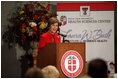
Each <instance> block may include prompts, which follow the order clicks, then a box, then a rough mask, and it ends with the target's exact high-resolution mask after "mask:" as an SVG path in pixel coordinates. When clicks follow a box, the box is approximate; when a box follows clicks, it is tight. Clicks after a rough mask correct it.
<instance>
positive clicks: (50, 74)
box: [41, 65, 59, 78]
mask: <svg viewBox="0 0 118 79" xmlns="http://www.w3.org/2000/svg"><path fill="white" fill-rule="evenodd" d="M41 71H42V72H43V75H44V77H45V78H58V77H59V71H58V70H57V68H56V67H55V66H52V65H49V66H46V67H44V68H43V69H42V70H41Z"/></svg>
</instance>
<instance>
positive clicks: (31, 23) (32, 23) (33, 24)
mask: <svg viewBox="0 0 118 79" xmlns="http://www.w3.org/2000/svg"><path fill="white" fill-rule="evenodd" d="M29 25H30V26H31V27H34V26H37V24H36V23H35V22H30V23H29Z"/></svg>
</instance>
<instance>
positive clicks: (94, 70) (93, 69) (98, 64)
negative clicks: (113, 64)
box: [87, 59, 108, 78]
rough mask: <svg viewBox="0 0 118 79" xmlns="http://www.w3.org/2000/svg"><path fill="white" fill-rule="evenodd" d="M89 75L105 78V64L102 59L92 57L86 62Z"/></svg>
mask: <svg viewBox="0 0 118 79" xmlns="http://www.w3.org/2000/svg"><path fill="white" fill-rule="evenodd" d="M87 74H88V75H89V76H91V77H93V78H106V77H108V76H107V64H106V62H105V61H104V60H102V59H94V60H92V61H90V62H89V64H88V73H87Z"/></svg>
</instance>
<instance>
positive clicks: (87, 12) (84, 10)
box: [80, 6, 90, 16]
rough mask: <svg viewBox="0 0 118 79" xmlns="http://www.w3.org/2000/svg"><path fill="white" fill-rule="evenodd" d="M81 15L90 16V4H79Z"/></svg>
mask: <svg viewBox="0 0 118 79" xmlns="http://www.w3.org/2000/svg"><path fill="white" fill-rule="evenodd" d="M80 13H81V16H90V6H80Z"/></svg>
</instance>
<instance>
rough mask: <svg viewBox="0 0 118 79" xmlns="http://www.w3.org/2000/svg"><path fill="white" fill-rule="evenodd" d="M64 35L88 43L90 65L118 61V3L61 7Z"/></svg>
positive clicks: (69, 38)
mask: <svg viewBox="0 0 118 79" xmlns="http://www.w3.org/2000/svg"><path fill="white" fill-rule="evenodd" d="M57 15H58V16H57V18H58V19H59V21H60V22H61V24H62V26H61V27H60V33H62V34H65V35H67V37H66V38H65V39H67V40H69V41H70V42H86V61H89V60H91V59H94V58H102V59H104V60H105V61H114V2H83V3H57Z"/></svg>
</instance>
